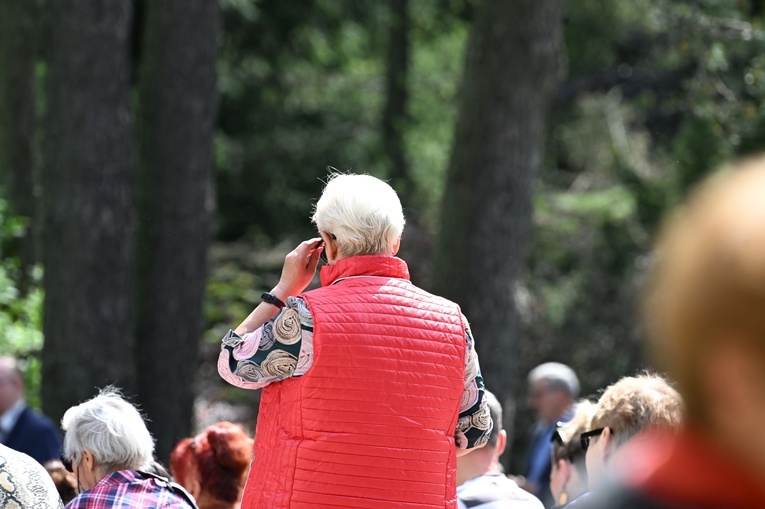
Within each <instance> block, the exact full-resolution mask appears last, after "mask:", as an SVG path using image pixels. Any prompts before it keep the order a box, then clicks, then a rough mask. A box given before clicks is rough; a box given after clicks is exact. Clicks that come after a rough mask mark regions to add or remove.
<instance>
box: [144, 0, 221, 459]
mask: <svg viewBox="0 0 765 509" xmlns="http://www.w3.org/2000/svg"><path fill="white" fill-rule="evenodd" d="M145 8H146V18H145V26H144V40H143V59H142V60H143V61H142V64H141V69H140V77H139V103H140V106H139V115H138V127H139V131H138V132H139V141H140V152H139V154H140V165H139V166H140V169H139V179H138V187H137V193H138V202H137V203H138V257H137V268H138V283H137V284H138V292H137V301H136V309H137V317H136V319H137V322H136V325H137V329H136V339H137V342H136V347H137V350H136V360H137V368H138V373H140V377H139V379H138V387H139V399H140V401H141V403H142V406H143V409H144V411H145V412H146V414H147V415H148V417H149V418H150V419H151V422H150V423H149V424H150V428H151V430H152V433H153V434H154V436H155V438H156V439H157V456H158V457H159V458H160V459H162V460H167V458H168V457H169V456H170V452H171V450H172V448H173V447H174V445H175V443H176V442H177V441H178V440H179V439H180V438H182V437H184V436H188V434H189V433H190V432H191V419H192V410H193V403H194V390H193V384H194V376H195V374H196V370H197V366H198V353H199V343H200V340H201V337H202V324H203V315H202V312H203V301H204V291H205V280H206V264H207V249H208V245H209V240H210V235H211V214H212V210H213V200H212V196H213V193H212V189H211V181H212V141H213V127H214V120H215V112H216V109H217V108H216V106H217V101H216V98H217V92H216V73H215V64H216V59H217V55H218V45H217V35H218V25H219V11H218V5H217V2H216V1H215V0H165V1H163V2H148V3H147V4H146V6H145Z"/></svg>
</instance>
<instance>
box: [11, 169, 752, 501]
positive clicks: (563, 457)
mask: <svg viewBox="0 0 765 509" xmlns="http://www.w3.org/2000/svg"><path fill="white" fill-rule="evenodd" d="M313 220H314V222H315V223H316V226H317V229H318V231H319V233H320V236H321V237H320V238H316V239H310V240H307V241H305V242H303V243H301V244H300V245H299V246H298V247H297V248H296V249H295V250H294V251H293V252H292V253H290V254H289V255H288V256H287V258H286V260H285V266H284V269H283V273H282V278H281V280H280V283H279V285H277V287H275V288H274V289H273V290H272V291H271V292H268V293H265V294H264V295H263V303H261V304H260V305H259V306H258V307H257V308H256V309H255V310H254V311H253V312H252V314H251V315H250V316H249V317H248V318H247V319H246V320H245V321H244V322H243V323H242V324H241V325H240V326H239V327H238V328H237V329H236V330H232V331H229V333H228V334H227V335H226V336H225V337H224V338H223V341H222V346H221V354H220V358H219V364H218V369H219V372H220V374H221V376H222V377H223V378H224V379H225V380H227V381H228V382H230V383H232V384H234V385H236V386H238V387H242V388H244V389H262V390H263V394H262V398H261V408H260V412H259V418H258V425H257V426H258V427H257V430H256V433H255V438H254V439H252V438H250V437H249V436H248V435H247V433H245V431H244V430H243V429H242V428H241V427H240V426H238V425H236V424H232V423H228V422H221V423H218V424H215V425H213V426H211V427H209V428H208V429H206V430H204V431H203V432H202V433H200V434H199V435H197V436H195V437H189V438H185V439H183V440H181V441H180V442H179V443H178V444H177V446H176V447H175V449H174V450H173V452H172V455H171V457H170V463H169V471H168V470H166V469H165V468H164V467H163V465H162V464H161V463H160V462H158V461H157V459H156V458H155V457H154V441H153V439H152V437H151V435H150V433H149V431H148V429H147V427H146V424H145V422H144V419H143V418H142V416H141V414H140V412H139V410H138V409H137V408H136V407H135V406H133V405H132V404H131V403H130V402H129V401H127V400H126V399H125V398H124V397H123V396H122V394H120V392H119V391H118V390H117V389H115V388H113V387H106V388H104V389H102V390H101V391H100V392H99V394H97V395H96V396H94V397H93V398H92V399H90V400H88V401H85V402H83V403H81V404H79V405H76V406H74V407H72V408H70V409H69V410H68V411H67V412H66V413H65V415H64V417H63V419H62V422H61V428H62V430H63V432H64V435H63V436H64V439H63V442H62V441H61V440H60V438H59V437H60V434H59V432H58V429H57V427H56V426H55V425H53V423H51V422H50V421H49V420H48V419H46V418H45V417H43V416H41V415H40V414H38V413H36V412H34V411H32V410H31V409H29V408H28V407H27V406H26V404H25V403H24V399H23V394H24V387H23V377H22V373H21V371H20V370H19V367H18V364H17V363H16V361H15V359H12V358H9V357H4V358H0V443H2V444H5V445H0V506H1V507H22V508H24V507H34V508H47V507H56V508H58V507H63V503H66V507H67V508H74V509H78V508H92V509H99V508H111V507H119V508H127V507H163V508H189V507H191V508H196V507H199V508H201V509H234V508H240V507H242V508H245V509H247V508H255V507H258V508H308V507H312V508H322V507H326V508H340V507H345V508H365V509H375V508H389V507H401V508H407V509H417V508H423V509H424V508H430V509H433V508H437V507H443V508H445V509H454V508H457V507H459V508H477V509H505V508H507V509H512V508H517V509H542V508H549V507H560V508H563V507H566V508H571V509H619V508H624V509H628V508H665V509H672V508H677V509H681V508H684V509H690V508H698V509H703V508H728V509H750V508H755V507H764V506H765V459H764V458H765V439H763V438H762V437H763V435H762V433H760V432H759V431H760V430H759V424H760V423H761V422H763V420H765V159H763V158H759V159H748V160H744V161H741V162H739V163H737V164H735V165H734V166H732V167H730V168H727V169H725V170H724V171H722V172H720V173H718V174H716V175H714V176H712V177H711V178H709V179H708V180H707V181H706V182H704V183H703V184H702V185H701V186H699V188H698V189H697V190H696V191H695V192H694V193H693V194H692V195H691V197H690V198H689V200H688V201H687V203H686V204H685V205H684V206H683V207H682V208H680V209H679V210H678V211H677V212H676V213H675V214H674V215H673V216H672V217H671V218H670V219H669V220H668V221H667V223H666V225H665V227H664V229H663V231H662V233H661V235H660V236H659V239H658V244H657V247H656V252H655V256H654V261H653V264H652V266H651V269H650V271H649V276H648V279H647V284H646V291H645V299H644V306H643V325H644V328H645V331H646V335H647V337H648V340H649V342H648V344H649V347H650V349H651V350H652V352H653V354H654V360H655V367H656V369H657V370H659V371H657V372H648V371H646V372H644V373H639V374H635V375H633V376H625V377H623V378H621V379H619V380H617V381H616V382H614V383H613V384H612V385H610V386H608V387H606V388H605V389H604V390H602V392H600V394H599V397H597V398H593V399H589V398H584V399H579V398H580V396H581V395H580V392H581V388H580V383H579V380H578V378H577V376H576V374H575V373H574V371H573V370H572V369H571V368H570V367H568V366H567V365H565V364H562V363H559V362H548V363H544V364H542V365H540V366H537V367H536V368H534V369H533V370H532V371H531V372H530V373H529V375H528V391H529V403H530V405H531V406H532V407H533V408H534V410H535V411H536V413H537V417H538V422H537V424H536V425H535V426H534V428H533V429H532V430H531V433H530V437H529V440H528V461H527V468H526V471H525V472H523V473H522V474H523V475H508V473H507V472H504V470H503V468H502V465H501V463H500V456H501V455H502V454H503V452H504V451H505V446H506V443H507V433H506V431H505V429H504V425H503V409H502V406H501V404H500V402H499V401H498V399H497V398H496V397H495V396H494V395H493V394H492V393H491V392H490V391H488V390H487V389H486V388H485V387H484V384H483V378H482V376H481V371H480V365H479V362H478V357H477V355H476V350H475V346H474V340H473V337H472V333H471V330H470V326H469V324H468V321H467V318H466V317H465V316H463V315H462V313H461V311H460V308H459V306H457V305H456V304H455V303H453V302H450V301H448V300H446V299H442V298H440V297H437V296H434V295H432V294H429V293H427V292H425V291H423V290H421V289H419V288H417V287H416V286H414V285H412V284H411V282H410V281H409V278H408V271H407V268H406V264H405V263H404V262H403V261H402V260H400V259H399V258H396V256H395V255H396V253H397V251H398V247H399V243H400V239H401V232H402V230H403V226H404V220H403V212H402V210H401V205H400V202H399V201H398V198H397V196H396V194H395V192H393V190H392V189H391V188H390V186H388V185H387V184H385V183H384V182H382V181H380V180H378V179H375V178H373V177H369V176H362V175H335V176H332V178H330V180H329V182H328V184H327V187H326V188H325V191H324V193H323V194H322V197H321V198H320V199H319V201H318V203H317V205H316V212H315V214H314V217H313ZM320 259H323V260H325V265H323V266H322V267H321V280H322V286H321V288H319V289H316V290H311V291H305V290H306V287H307V286H308V284H309V283H310V281H311V280H312V278H313V276H314V273H315V271H316V270H317V268H318V267H319V265H320ZM478 341H480V338H479V339H478ZM659 372H661V373H663V374H662V375H660V374H658V373H659ZM43 465H44V467H43ZM46 470H47V471H46Z"/></svg>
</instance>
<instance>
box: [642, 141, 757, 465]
mask: <svg viewBox="0 0 765 509" xmlns="http://www.w3.org/2000/svg"><path fill="white" fill-rule="evenodd" d="M763 310H765V158H763V157H762V156H759V157H757V158H751V159H745V160H742V161H740V162H738V163H736V164H734V165H731V166H730V167H728V168H726V169H725V170H724V171H722V172H720V173H718V174H716V175H713V176H712V177H711V178H708V179H707V180H706V181H705V182H704V183H703V184H701V185H700V186H699V187H698V188H697V189H696V190H695V191H694V192H693V193H692V194H691V196H690V198H689V199H688V201H687V202H686V204H685V205H684V206H683V207H682V208H680V209H679V210H677V211H676V212H675V214H674V215H672V216H671V217H670V218H669V220H668V221H667V223H666V224H665V225H664V229H663V231H662V233H661V235H660V237H659V241H658V243H657V246H656V254H655V262H654V264H653V267H652V270H651V274H650V278H649V284H648V285H647V291H646V294H645V301H644V319H645V323H646V326H647V331H648V337H649V343H650V346H651V347H652V350H653V353H654V354H655V355H654V356H655V359H656V362H657V363H658V364H659V365H660V366H661V367H662V368H663V369H666V370H667V372H668V373H669V374H670V375H671V376H672V377H673V378H674V379H675V380H676V382H677V387H678V390H679V391H680V392H681V393H682V395H683V398H684V399H685V402H686V408H687V415H688V421H689V424H690V425H691V426H692V427H694V428H696V429H697V430H701V431H703V432H704V433H705V434H706V435H707V436H709V437H710V438H712V439H713V440H715V441H716V442H718V443H719V444H720V445H722V446H723V447H726V448H727V449H729V450H730V451H731V452H733V453H734V454H736V455H738V456H739V457H740V458H741V459H743V460H744V461H745V462H747V463H749V464H750V466H751V467H752V468H753V469H756V470H757V471H758V472H759V474H760V475H762V476H765V436H763V435H762V433H761V430H760V427H761V423H762V422H763V420H765V312H764V311H763Z"/></svg>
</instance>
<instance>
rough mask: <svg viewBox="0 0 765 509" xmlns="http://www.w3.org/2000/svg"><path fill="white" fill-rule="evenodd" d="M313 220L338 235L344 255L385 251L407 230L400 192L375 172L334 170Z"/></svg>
mask: <svg viewBox="0 0 765 509" xmlns="http://www.w3.org/2000/svg"><path fill="white" fill-rule="evenodd" d="M312 220H313V222H314V223H316V227H317V228H318V229H319V231H320V232H325V233H330V234H332V235H334V236H335V239H336V241H337V247H338V249H339V251H340V253H341V254H342V255H343V256H355V255H373V254H384V253H385V252H386V251H387V250H389V249H390V247H391V246H393V244H395V243H396V241H397V240H398V239H399V238H400V237H401V234H402V233H403V231H404V223H405V220H404V211H403V209H402V208H401V201H400V200H399V199H398V195H397V194H396V191H394V190H393V188H392V187H391V186H389V185H388V184H387V183H385V182H383V181H382V180H380V179H378V178H376V177H373V176H371V175H352V174H341V173H333V174H331V175H330V176H329V179H328V181H327V185H326V186H325V187H324V191H323V192H322V194H321V198H319V201H318V202H317V203H316V210H315V211H314V213H313V217H312Z"/></svg>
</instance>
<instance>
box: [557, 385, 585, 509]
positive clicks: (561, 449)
mask: <svg viewBox="0 0 765 509" xmlns="http://www.w3.org/2000/svg"><path fill="white" fill-rule="evenodd" d="M594 411H595V405H594V404H593V403H592V402H591V401H588V400H582V401H580V402H578V403H577V404H576V409H575V411H574V417H573V418H572V419H571V421H569V422H567V423H565V424H563V425H561V426H559V427H558V429H557V431H556V433H555V434H554V435H553V441H552V461H551V465H552V469H551V471H550V492H552V495H553V498H554V499H555V501H556V502H557V504H558V505H565V504H566V503H567V502H569V501H571V500H573V499H575V498H576V497H578V496H579V495H581V494H582V493H584V492H585V491H587V465H586V462H585V459H584V458H585V454H584V449H582V444H581V442H580V440H579V435H580V434H581V433H582V432H584V431H587V430H588V429H590V420H591V418H592V414H593V413H594Z"/></svg>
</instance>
